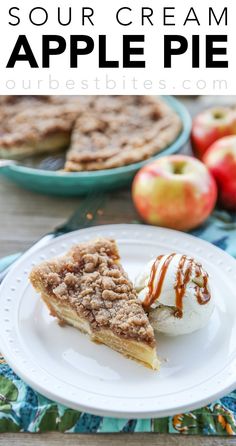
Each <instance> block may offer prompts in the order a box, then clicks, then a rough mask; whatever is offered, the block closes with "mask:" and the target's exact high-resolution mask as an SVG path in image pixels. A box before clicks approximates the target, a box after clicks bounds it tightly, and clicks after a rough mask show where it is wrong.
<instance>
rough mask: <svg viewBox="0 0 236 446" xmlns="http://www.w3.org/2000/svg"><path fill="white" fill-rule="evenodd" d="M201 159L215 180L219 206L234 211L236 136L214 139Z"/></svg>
mask: <svg viewBox="0 0 236 446" xmlns="http://www.w3.org/2000/svg"><path fill="white" fill-rule="evenodd" d="M203 161H204V163H205V164H206V165H207V167H208V168H209V170H210V171H211V173H212V175H213V176H214V178H215V180H216V183H217V185H218V192H219V202H220V204H221V206H222V207H224V208H225V209H229V210H232V211H236V136H227V137H225V138H221V139H219V140H218V141H216V142H215V143H214V144H213V145H212V146H211V147H210V148H209V149H208V150H207V152H206V153H205V155H204V158H203Z"/></svg>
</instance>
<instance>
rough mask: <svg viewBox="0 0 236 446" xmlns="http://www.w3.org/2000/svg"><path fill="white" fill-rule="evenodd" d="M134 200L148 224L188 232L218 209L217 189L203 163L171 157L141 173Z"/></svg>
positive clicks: (186, 158)
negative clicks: (214, 209)
mask: <svg viewBox="0 0 236 446" xmlns="http://www.w3.org/2000/svg"><path fill="white" fill-rule="evenodd" d="M132 197H133V201H134V204H135V207H136V209H137V211H138V212H139V214H140V216H141V217H142V218H143V220H144V221H146V222H147V223H150V224H153V225H158V226H165V227H168V228H173V229H179V230H182V231H184V230H189V229H192V228H195V227H196V226H198V225H200V224H201V223H202V222H204V220H206V218H207V217H208V216H209V214H210V213H211V212H212V210H213V208H214V206H215V202H216V198H217V188H216V183H215V180H214V178H213V177H212V175H211V174H210V173H209V171H208V169H207V168H206V166H205V165H204V164H203V163H202V162H201V161H199V160H197V159H195V158H193V157H191V156H185V155H171V156H166V157H162V158H159V159H157V160H156V161H153V162H151V163H149V164H147V165H146V166H144V167H143V168H142V169H141V170H140V171H139V172H138V173H137V175H136V176H135V178H134V181H133V186H132Z"/></svg>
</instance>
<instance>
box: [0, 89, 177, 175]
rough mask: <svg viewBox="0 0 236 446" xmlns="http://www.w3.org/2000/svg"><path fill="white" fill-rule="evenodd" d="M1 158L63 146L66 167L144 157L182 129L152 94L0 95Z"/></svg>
mask: <svg viewBox="0 0 236 446" xmlns="http://www.w3.org/2000/svg"><path fill="white" fill-rule="evenodd" d="M0 117H1V120H0V157H2V158H18V159H19V158H22V157H25V156H28V155H37V154H40V153H51V152H55V151H59V150H65V152H66V155H65V157H66V160H65V166H64V170H65V171H67V172H79V171H94V170H101V169H111V168H115V167H120V166H125V165H129V164H132V163H136V162H139V161H143V160H145V159H148V158H150V157H152V156H153V155H155V154H157V153H158V152H160V151H161V150H163V149H165V148H166V147H167V146H169V145H170V144H171V143H172V142H173V141H174V140H175V139H176V138H177V136H178V134H179V133H180V131H181V128H182V123H181V119H180V117H179V116H178V114H177V113H176V112H175V111H174V110H173V109H172V108H171V107H169V106H168V105H167V104H166V102H165V101H163V100H162V99H160V98H157V97H152V96H14V97H8V96H2V97H1V99H0Z"/></svg>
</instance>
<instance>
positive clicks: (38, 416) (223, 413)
mask: <svg viewBox="0 0 236 446" xmlns="http://www.w3.org/2000/svg"><path fill="white" fill-rule="evenodd" d="M193 234H194V235H195V236H198V237H201V238H204V239H206V240H208V241H210V242H212V243H214V244H215V245H216V246H218V247H220V248H221V249H224V250H226V251H227V252H228V253H229V254H231V255H232V256H234V257H235V258H236V216H235V215H229V214H227V213H225V212H220V211H216V212H215V213H214V215H213V216H212V217H211V218H210V219H209V220H208V221H207V223H206V224H205V225H204V226H202V227H200V228H198V229H197V230H195V231H193ZM19 431H21V432H45V431H59V432H87V433H91V432H97V433H99V432H103V433H104V432H112V433H113V432H161V433H168V432H169V433H181V434H201V435H236V390H235V391H234V392H232V393H231V394H229V395H227V396H225V397H224V398H222V399H221V400H219V401H215V402H214V403H212V404H210V405H209V406H207V407H203V408H201V409H198V410H194V411H192V412H189V413H185V414H179V415H176V416H174V417H166V418H161V419H148V420H126V419H114V418H103V417H98V416H93V415H90V414H86V413H80V412H78V411H75V410H72V409H69V408H67V407H64V406H62V405H61V404H57V403H54V402H53V401H50V400H49V399H47V398H45V397H43V396H42V395H40V394H39V393H37V392H35V391H34V390H32V389H31V388H30V387H28V386H27V385H26V384H25V383H24V382H23V381H22V380H21V379H20V378H19V377H18V376H16V375H15V373H14V372H13V371H12V370H11V369H10V367H9V366H8V365H7V364H6V363H5V361H4V359H3V358H2V357H1V356H0V432H19Z"/></svg>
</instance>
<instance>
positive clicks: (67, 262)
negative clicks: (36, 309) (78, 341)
mask: <svg viewBox="0 0 236 446" xmlns="http://www.w3.org/2000/svg"><path fill="white" fill-rule="evenodd" d="M119 260H120V257H119V252H118V248H117V245H116V242H115V241H114V240H111V239H97V240H95V241H91V242H85V243H81V244H79V245H76V246H74V247H73V248H72V249H71V250H70V251H69V252H68V253H67V254H66V255H64V256H61V257H58V258H54V259H52V260H49V261H46V262H43V263H41V264H40V265H39V266H36V267H34V269H33V270H32V272H31V274H30V280H31V283H32V284H33V286H34V288H35V289H36V291H38V292H39V293H41V296H42V299H43V300H44V302H45V303H46V305H47V306H48V308H49V310H50V312H51V314H52V315H53V316H55V317H57V318H58V319H59V321H60V322H61V323H62V324H64V323H65V324H69V325H72V326H74V327H76V328H78V329H79V330H81V331H83V332H84V333H86V334H88V335H89V336H90V338H91V340H93V341H95V342H98V343H102V344H105V345H107V346H108V347H110V348H112V349H114V350H116V351H118V352H120V353H122V354H123V355H125V356H127V357H129V358H132V359H135V360H137V361H140V362H142V363H143V364H145V365H146V366H148V367H150V368H152V369H157V368H158V364H159V362H158V359H157V356H156V345H155V338H154V333H153V328H152V327H151V325H150V323H149V320H148V317H147V315H146V313H145V311H144V309H143V308H142V304H141V303H140V301H139V300H138V299H137V295H136V291H135V289H134V287H133V284H132V283H131V281H130V280H129V278H128V276H127V274H126V273H125V271H124V269H123V267H122V266H121V264H120V262H119Z"/></svg>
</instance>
